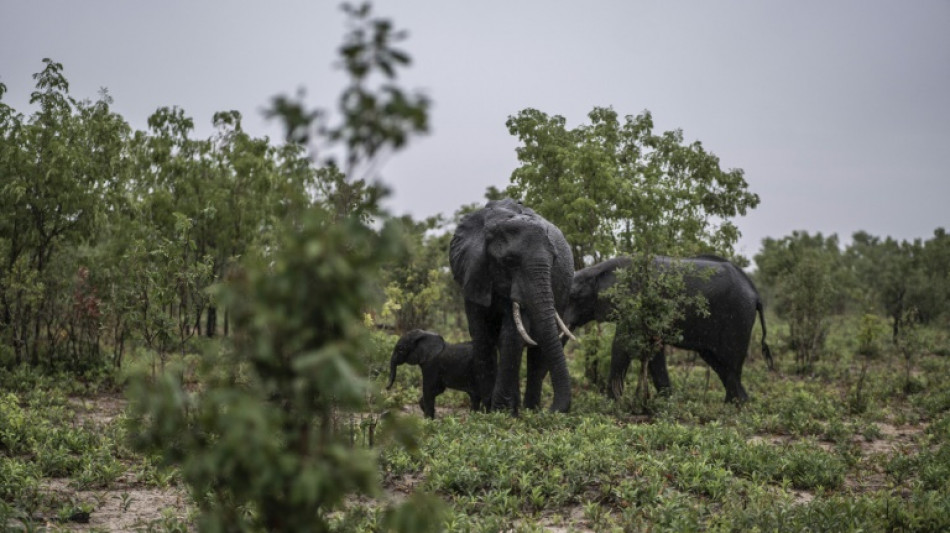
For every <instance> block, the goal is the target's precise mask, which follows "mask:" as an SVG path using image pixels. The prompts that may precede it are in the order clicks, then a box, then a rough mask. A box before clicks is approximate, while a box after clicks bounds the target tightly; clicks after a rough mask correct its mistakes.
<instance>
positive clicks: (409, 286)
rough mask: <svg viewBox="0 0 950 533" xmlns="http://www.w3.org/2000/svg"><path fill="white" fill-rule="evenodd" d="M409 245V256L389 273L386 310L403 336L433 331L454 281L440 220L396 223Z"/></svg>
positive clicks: (408, 218) (401, 221)
mask: <svg viewBox="0 0 950 533" xmlns="http://www.w3.org/2000/svg"><path fill="white" fill-rule="evenodd" d="M396 222H397V223H398V224H399V227H400V228H401V229H402V232H403V235H404V237H405V239H406V243H407V250H406V252H407V254H406V256H405V257H404V258H403V259H402V260H401V261H395V262H393V264H392V265H390V266H389V267H388V268H387V269H386V274H385V278H386V298H387V306H388V307H389V309H391V310H392V314H393V318H394V322H395V324H394V326H395V329H396V331H397V332H399V333H403V332H406V331H409V330H412V329H430V328H431V327H432V325H433V322H434V321H435V318H436V317H435V315H436V313H437V312H438V311H439V309H440V306H441V304H442V300H443V298H444V297H445V296H446V293H447V289H448V288H449V287H450V286H451V284H452V280H451V277H450V275H449V272H448V254H446V249H447V243H446V239H445V235H446V234H447V233H448V232H447V231H446V230H445V227H444V224H443V220H442V217H441V216H436V217H430V218H427V219H426V220H423V221H420V222H415V221H413V220H412V217H410V216H408V215H407V216H403V217H401V218H398V219H396Z"/></svg>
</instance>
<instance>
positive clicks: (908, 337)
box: [894, 308, 925, 394]
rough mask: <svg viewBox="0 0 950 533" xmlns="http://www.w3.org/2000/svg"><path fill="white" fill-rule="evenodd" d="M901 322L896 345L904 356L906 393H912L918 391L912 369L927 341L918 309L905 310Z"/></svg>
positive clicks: (895, 341) (895, 338)
mask: <svg viewBox="0 0 950 533" xmlns="http://www.w3.org/2000/svg"><path fill="white" fill-rule="evenodd" d="M900 322H901V325H902V327H901V328H900V330H898V333H897V335H895V337H894V345H895V348H896V349H897V352H898V353H900V354H901V356H902V357H903V358H904V394H911V393H914V392H917V391H918V387H917V385H916V383H915V382H914V381H913V379H912V375H911V371H912V369H913V364H914V361H915V359H916V357H917V356H919V355H920V354H921V353H923V351H924V347H925V341H924V337H923V333H922V331H921V327H920V316H919V314H918V313H917V310H916V309H914V308H910V309H907V310H905V311H904V313H903V314H902V315H901V320H900Z"/></svg>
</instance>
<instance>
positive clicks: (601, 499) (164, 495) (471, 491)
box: [0, 327, 950, 531]
mask: <svg viewBox="0 0 950 533" xmlns="http://www.w3.org/2000/svg"><path fill="white" fill-rule="evenodd" d="M842 330H843V331H850V330H849V329H848V328H847V327H844V328H842ZM934 338H935V339H937V340H938V341H941V342H944V343H945V342H946V339H945V338H942V339H941V338H940V337H939V335H935V337H934ZM386 340H387V338H386V337H385V336H383V335H378V336H377V341H378V342H377V345H378V349H377V350H376V352H377V353H374V354H372V355H371V356H370V357H369V360H368V361H367V362H368V363H369V368H370V373H371V375H373V374H375V376H376V377H375V378H374V381H375V382H376V384H377V385H382V384H383V383H384V378H385V377H386V376H385V371H384V370H385V368H386V361H387V359H388V350H387V348H386ZM390 340H392V341H393V342H394V341H395V337H391V338H390ZM829 341H830V344H831V345H832V346H833V349H832V350H830V351H829V353H828V354H827V355H826V356H825V357H824V358H823V359H822V360H820V361H819V362H818V363H817V364H816V365H815V367H814V368H813V369H812V371H811V372H809V373H808V374H804V375H803V374H799V373H798V372H796V369H795V365H794V364H793V361H792V360H791V357H790V356H789V355H788V354H780V355H779V357H778V364H777V371H775V372H769V371H768V370H767V369H766V368H765V365H764V362H763V361H762V360H761V358H760V356H759V354H757V353H753V354H752V355H751V357H750V360H749V361H748V363H747V365H746V369H745V376H744V382H745V384H746V388H747V389H748V390H749V393H750V395H751V396H752V401H751V402H750V403H748V404H746V405H744V406H742V407H736V406H733V405H727V404H724V403H723V402H722V397H723V391H722V387H721V385H720V384H719V382H718V380H717V379H716V377H715V375H712V376H711V377H710V375H709V372H708V371H707V367H706V365H705V364H704V363H703V362H702V361H701V360H698V359H695V358H694V357H693V356H692V355H691V354H688V353H684V352H675V353H673V354H671V356H670V361H671V376H672V379H673V383H674V387H675V391H674V393H673V394H672V396H670V397H668V398H654V399H653V400H652V403H651V404H650V405H649V412H648V413H639V414H634V413H632V412H631V409H632V408H631V405H632V403H633V402H632V401H631V399H630V398H629V397H626V398H624V400H622V401H621V402H613V401H609V400H607V399H605V398H604V397H603V395H602V394H600V393H599V392H596V391H592V390H587V389H585V388H583V387H580V386H579V384H580V383H582V382H583V379H582V377H581V376H580V375H579V374H580V373H581V371H582V370H581V368H580V362H579V360H578V358H577V357H576V355H575V358H574V359H573V360H572V366H573V373H574V382H575V390H574V393H575V400H574V404H573V406H572V410H571V412H570V414H566V415H562V414H551V413H546V412H540V413H536V412H524V413H523V414H522V415H521V416H520V417H519V418H512V417H510V416H508V415H507V414H502V413H492V414H484V413H471V412H470V411H469V410H468V398H467V396H466V395H464V394H462V393H458V392H452V391H449V392H447V393H445V394H443V395H442V396H440V397H439V399H438V401H437V418H436V420H432V421H425V420H422V419H421V412H420V411H419V409H418V407H417V406H416V403H415V402H416V398H417V397H418V394H419V388H418V386H419V374H418V371H417V370H416V369H414V368H413V367H403V368H402V369H401V370H400V377H399V379H398V381H397V385H396V387H394V388H393V389H392V391H389V392H385V391H384V392H383V393H379V394H375V395H372V396H371V397H370V398H369V399H370V404H371V405H373V406H375V407H373V408H372V409H370V410H368V411H365V412H361V413H347V412H337V413H336V414H335V424H336V426H337V427H338V429H340V430H341V431H342V432H343V433H344V434H348V435H349V439H350V442H351V443H352V446H353V447H354V448H366V447H368V445H369V439H370V438H372V437H371V431H370V427H371V426H373V427H374V428H376V429H377V431H376V432H374V433H373V434H383V428H384V426H385V425H386V423H387V422H386V420H387V418H386V417H384V416H381V415H380V414H379V413H382V412H383V411H385V410H386V409H387V408H390V407H395V408H396V409H397V410H398V411H403V412H405V413H407V415H406V416H409V417H413V418H416V419H418V420H420V421H421V433H420V435H421V436H420V439H419V448H418V450H416V451H415V452H414V453H409V452H408V451H407V450H406V449H405V448H404V447H402V446H399V445H396V444H395V443H388V444H387V442H386V441H385V440H382V443H380V442H379V440H377V441H376V442H374V443H373V449H375V450H378V452H379V479H380V480H381V482H382V487H383V491H382V493H380V494H378V495H377V497H375V498H367V497H360V498H349V499H347V500H346V502H345V504H344V506H343V507H341V508H340V509H338V510H337V511H335V512H334V513H333V514H332V515H331V520H330V523H331V524H332V525H333V527H334V528H336V529H338V530H346V531H351V530H356V531H361V530H373V529H375V528H377V527H379V524H378V523H379V520H380V519H381V516H382V514H383V511H384V510H385V509H386V507H387V505H388V504H389V503H390V502H399V501H403V500H405V499H406V498H407V497H409V496H410V495H412V494H414V493H420V492H427V493H431V494H434V495H436V496H437V498H438V499H440V500H442V501H443V502H445V503H446V507H447V511H446V514H445V517H444V521H443V522H442V525H443V527H444V528H445V529H446V530H449V531H500V530H514V531H611V530H615V531H631V530H636V531H646V530H653V531H695V530H699V529H711V530H723V531H754V530H761V531H773V530H784V531H803V530H815V531H859V530H860V531H891V530H910V531H941V530H945V529H946V528H947V527H950V512H948V511H950V490H948V485H947V483H946V479H947V476H948V475H950V388H948V387H947V386H946V383H947V382H948V380H950V359H948V358H947V357H945V356H940V355H935V354H932V353H928V354H926V355H923V356H922V357H920V358H919V360H918V361H917V362H916V363H915V364H914V366H913V369H912V372H911V376H912V379H911V382H910V385H909V386H908V384H907V383H906V381H905V379H904V376H905V373H904V362H903V360H902V359H899V358H897V357H896V356H895V355H894V354H890V353H887V352H885V353H883V354H881V355H879V356H877V357H875V358H872V359H870V360H869V359H866V358H864V357H862V356H856V355H852V353H851V348H852V346H853V342H851V341H849V339H848V338H847V336H836V337H832V338H831V339H829ZM138 362H139V363H142V364H143V365H142V366H144V367H148V366H149V361H148V358H147V357H145V356H144V355H143V359H142V360H140V361H138ZM186 362H187V360H186V361H184V362H180V361H179V362H176V363H186ZM865 366H866V372H862V369H863V368H864V367H865ZM175 371H176V372H178V373H180V374H182V375H185V376H186V381H191V385H190V386H189V387H190V388H193V389H197V388H200V383H198V382H196V381H193V379H196V378H193V377H192V378H189V377H188V376H192V374H191V370H190V367H189V366H188V365H187V364H182V366H178V367H176V370H175ZM631 375H633V373H632V372H631ZM631 379H634V378H631ZM628 385H631V384H628ZM4 386H5V388H6V389H7V390H8V391H9V392H6V393H5V394H4V395H3V396H2V398H0V450H3V451H4V453H3V454H0V481H2V483H0V487H2V490H0V517H2V519H3V520H4V521H5V522H6V523H7V524H8V525H10V526H13V525H19V526H20V527H22V528H23V529H25V530H29V529H31V528H46V527H49V528H52V529H77V528H91V529H99V530H106V531H108V530H114V529H128V528H140V529H143V530H151V531H176V530H182V529H193V528H194V527H195V524H196V522H195V520H196V514H195V513H196V512H197V509H198V506H197V505H196V504H195V502H194V500H193V498H192V497H190V496H189V492H188V490H187V489H186V487H185V486H184V485H183V484H182V481H181V477H180V476H179V475H178V473H177V472H176V470H175V469H166V468H158V467H156V466H155V464H156V463H157V462H158V460H157V459H155V458H151V457H149V456H147V455H145V456H143V455H141V454H138V453H135V452H133V451H131V450H130V448H129V447H128V445H127V444H126V443H127V440H128V439H126V436H127V435H126V429H125V428H126V424H125V422H126V420H127V417H126V415H125V408H126V400H125V399H124V398H123V396H122V395H121V391H115V390H104V389H102V388H97V387H95V386H92V385H88V384H87V385H82V384H78V383H76V382H73V381H69V380H64V379H62V378H60V379H53V378H43V377H38V376H36V375H35V374H33V373H30V372H23V373H20V374H9V375H6V376H5V379H4ZM631 389H632V387H630V386H628V396H629V394H630V393H629V391H630V390H631ZM548 400H549V398H548ZM87 521H88V523H86V522H87Z"/></svg>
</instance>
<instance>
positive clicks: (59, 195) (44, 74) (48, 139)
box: [0, 59, 129, 365]
mask: <svg viewBox="0 0 950 533" xmlns="http://www.w3.org/2000/svg"><path fill="white" fill-rule="evenodd" d="M43 63H44V65H45V66H44V69H43V70H42V71H41V72H39V73H37V74H35V75H34V79H35V80H36V90H35V91H34V92H33V93H32V95H31V97H30V103H31V104H34V105H36V106H37V107H38V110H37V111H36V112H35V113H34V114H33V115H31V116H30V118H29V119H25V118H24V116H23V115H22V114H19V113H17V112H15V111H14V110H13V109H12V108H10V107H9V106H6V105H5V104H0V138H2V140H3V142H2V143H0V145H2V146H0V151H2V153H0V156H2V157H0V175H3V176H4V179H3V182H2V183H0V236H2V237H0V252H2V255H3V259H2V261H3V265H2V266H0V307H2V309H0V331H2V334H0V336H2V340H3V342H4V344H7V345H8V346H12V347H13V352H14V359H15V361H14V362H16V363H20V362H30V363H32V364H38V363H39V358H40V355H41V353H45V354H46V355H47V357H48V363H49V364H56V363H58V362H67V364H72V365H77V364H83V365H84V364H86V363H87V362H88V360H89V359H92V358H94V357H95V355H97V354H98V338H97V337H96V336H95V335H92V336H90V335H87V332H90V331H93V330H97V329H98V324H97V323H96V322H97V321H98V318H99V317H98V311H97V310H96V309H95V305H94V300H95V296H94V295H92V294H91V293H90V292H88V286H87V285H88V275H87V274H83V275H80V266H81V265H80V264H79V260H80V255H79V254H78V253H77V250H78V247H79V246H80V245H82V244H83V243H86V242H88V240H89V239H90V237H92V236H95V235H96V234H97V232H98V229H99V228H100V226H101V223H102V215H103V213H105V212H106V210H107V205H108V203H107V200H108V199H110V198H111V196H112V195H113V194H115V193H116V191H117V190H119V189H121V186H122V185H121V183H122V180H123V179H124V176H125V172H124V165H123V161H122V159H121V157H120V156H121V154H122V151H123V148H124V142H125V139H126V138H127V136H128V134H129V127H128V125H127V124H126V123H125V121H123V120H122V118H121V117H119V116H118V115H116V114H114V113H112V111H111V110H110V108H109V105H110V103H111V100H110V98H109V97H108V94H105V93H103V94H102V95H101V97H100V99H99V100H98V101H96V102H88V101H77V100H75V99H73V98H72V97H71V96H70V95H69V83H68V81H67V80H66V77H65V75H64V74H63V66H62V64H60V63H57V62H55V61H53V60H51V59H44V60H43ZM3 92H5V87H4V88H3V89H2V90H0V97H2V94H3ZM77 290H78V291H81V292H82V291H85V292H82V293H81V294H79V295H78V297H79V298H80V299H81V300H83V302H82V303H83V305H79V306H77V305H76V302H74V301H73V300H74V298H72V296H73V295H74V294H75V293H76V291H77ZM77 334H78V335H79V336H78V337H77ZM64 360H65V361H64Z"/></svg>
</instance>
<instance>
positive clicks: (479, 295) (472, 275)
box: [449, 209, 492, 307]
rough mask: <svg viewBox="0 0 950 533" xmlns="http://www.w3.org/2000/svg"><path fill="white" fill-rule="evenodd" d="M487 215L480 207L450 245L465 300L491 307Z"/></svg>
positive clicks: (463, 225)
mask: <svg viewBox="0 0 950 533" xmlns="http://www.w3.org/2000/svg"><path fill="white" fill-rule="evenodd" d="M485 215H486V209H479V210H478V211H475V212H474V213H470V214H469V215H468V216H466V217H465V218H463V219H462V221H461V222H460V223H459V225H458V228H456V230H455V235H453V236H452V243H451V244H450V245H449V262H450V264H451V266H452V276H453V277H454V278H455V281H456V282H457V283H458V284H459V285H461V286H462V293H463V294H464V295H465V299H466V300H468V301H471V302H475V303H477V304H478V305H481V306H483V307H488V306H490V305H491V290H492V285H491V278H490V277H489V276H488V255H487V250H486V248H485V236H486V231H485Z"/></svg>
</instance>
